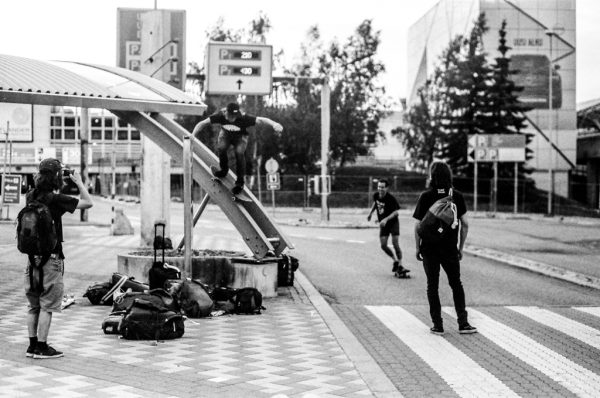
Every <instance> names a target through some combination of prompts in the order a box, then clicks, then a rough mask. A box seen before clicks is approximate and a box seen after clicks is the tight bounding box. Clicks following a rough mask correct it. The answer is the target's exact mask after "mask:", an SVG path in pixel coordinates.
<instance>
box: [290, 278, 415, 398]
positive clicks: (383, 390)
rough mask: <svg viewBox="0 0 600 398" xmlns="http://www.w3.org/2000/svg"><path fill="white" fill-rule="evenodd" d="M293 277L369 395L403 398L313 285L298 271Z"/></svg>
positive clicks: (382, 397) (384, 397) (383, 397)
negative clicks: (350, 363)
mask: <svg viewBox="0 0 600 398" xmlns="http://www.w3.org/2000/svg"><path fill="white" fill-rule="evenodd" d="M295 275H296V276H295V277H296V281H297V282H298V284H300V286H301V287H302V289H303V290H304V292H305V293H306V295H307V296H308V299H309V300H310V302H311V303H312V305H313V306H314V307H315V309H316V310H317V312H318V313H319V314H320V315H321V318H323V321H324V322H325V324H326V325H327V327H329V330H330V331H331V333H332V334H333V336H334V337H335V339H336V340H337V341H338V343H339V344H340V346H341V347H342V349H343V350H344V352H345V353H346V355H348V358H349V359H350V361H352V363H353V364H354V366H355V367H356V370H357V371H358V373H359V374H360V376H361V377H362V379H363V380H364V381H365V383H366V384H367V386H368V387H369V390H371V392H373V395H374V396H376V397H381V398H388V397H389V398H392V397H398V398H399V397H403V395H402V394H400V392H399V391H398V390H397V389H396V386H394V384H393V383H392V382H391V381H390V379H389V378H388V377H387V376H386V375H385V373H384V372H383V370H382V369H381V368H380V367H379V365H378V364H377V362H376V361H375V360H374V359H373V357H371V355H370V354H369V353H368V351H367V350H366V349H365V348H364V347H363V345H362V344H361V343H360V342H359V341H358V339H357V338H356V337H355V336H354V335H353V334H352V332H350V330H349V329H348V327H347V326H346V325H345V324H344V322H343V321H342V320H341V319H340V317H339V316H338V315H337V314H336V313H335V311H334V310H333V308H331V306H330V305H329V304H327V302H326V301H325V299H324V298H323V296H321V294H320V293H319V292H318V291H317V289H316V288H315V287H314V286H313V284H312V283H311V282H310V281H309V280H308V279H307V278H306V277H305V276H304V274H303V273H302V272H300V271H299V270H297V271H296V273H295Z"/></svg>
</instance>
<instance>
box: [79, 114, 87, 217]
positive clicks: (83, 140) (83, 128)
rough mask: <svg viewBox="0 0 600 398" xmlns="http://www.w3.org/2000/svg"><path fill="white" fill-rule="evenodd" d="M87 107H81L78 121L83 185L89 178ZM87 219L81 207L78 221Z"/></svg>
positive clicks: (84, 210) (85, 212) (85, 211)
mask: <svg viewBox="0 0 600 398" xmlns="http://www.w3.org/2000/svg"><path fill="white" fill-rule="evenodd" d="M89 114H90V113H89V109H88V108H81V122H80V126H79V127H80V131H79V137H80V150H79V151H80V154H79V155H80V156H79V163H80V166H81V180H82V181H83V185H85V186H86V187H88V184H89V181H90V178H89V173H88V167H87V154H88V144H89V132H90V130H89ZM87 220H88V212H87V210H86V209H81V210H80V213H79V221H87Z"/></svg>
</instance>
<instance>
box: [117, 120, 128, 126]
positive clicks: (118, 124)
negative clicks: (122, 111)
mask: <svg viewBox="0 0 600 398" xmlns="http://www.w3.org/2000/svg"><path fill="white" fill-rule="evenodd" d="M117 126H119V127H127V126H128V125H127V122H126V121H125V120H121V119H117Z"/></svg>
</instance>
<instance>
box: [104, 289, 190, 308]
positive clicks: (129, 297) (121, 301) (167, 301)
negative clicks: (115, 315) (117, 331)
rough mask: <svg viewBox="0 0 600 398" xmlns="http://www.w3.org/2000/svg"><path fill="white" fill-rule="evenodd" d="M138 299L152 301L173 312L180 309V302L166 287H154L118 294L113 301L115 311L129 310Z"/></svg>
mask: <svg viewBox="0 0 600 398" xmlns="http://www.w3.org/2000/svg"><path fill="white" fill-rule="evenodd" d="M136 299H142V300H146V301H150V302H152V303H153V304H155V305H156V306H158V307H164V308H165V309H168V310H171V311H173V312H179V311H180V308H179V303H178V302H177V299H176V298H174V297H173V296H172V295H171V294H169V293H168V292H167V291H165V290H164V289H153V290H150V291H148V292H145V293H142V292H125V293H122V294H120V295H117V296H116V298H115V299H114V303H113V308H112V310H113V312H117V311H125V310H127V308H129V307H130V306H131V304H132V303H133V302H134V300H136Z"/></svg>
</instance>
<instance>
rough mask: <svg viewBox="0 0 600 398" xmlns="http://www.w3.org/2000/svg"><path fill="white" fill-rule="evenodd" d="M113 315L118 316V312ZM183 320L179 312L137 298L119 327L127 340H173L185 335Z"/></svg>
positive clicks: (124, 315) (119, 323)
mask: <svg viewBox="0 0 600 398" xmlns="http://www.w3.org/2000/svg"><path fill="white" fill-rule="evenodd" d="M113 315H117V316H118V313H114V314H113ZM183 321H184V319H183V316H182V315H181V314H180V313H178V312H174V311H171V310H169V309H168V308H166V307H164V306H161V305H156V304H155V303H152V302H150V301H146V300H142V299H135V300H134V301H133V302H132V303H131V305H130V306H129V308H127V310H126V311H125V313H124V314H123V318H122V319H121V320H120V322H118V326H117V327H118V330H119V333H120V334H121V335H122V336H123V338H125V339H127V340H171V339H177V338H180V337H181V336H183V334H184V332H185V325H184V323H183ZM113 325H114V322H113ZM113 333H114V331H113Z"/></svg>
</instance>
